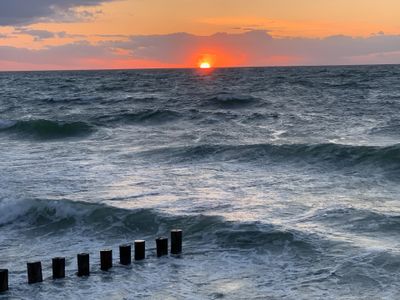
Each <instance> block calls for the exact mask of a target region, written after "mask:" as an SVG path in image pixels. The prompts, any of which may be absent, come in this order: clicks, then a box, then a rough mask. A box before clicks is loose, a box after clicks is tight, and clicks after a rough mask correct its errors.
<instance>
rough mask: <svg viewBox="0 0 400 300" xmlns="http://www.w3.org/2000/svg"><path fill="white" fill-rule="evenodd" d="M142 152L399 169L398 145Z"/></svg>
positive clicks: (205, 147)
mask: <svg viewBox="0 0 400 300" xmlns="http://www.w3.org/2000/svg"><path fill="white" fill-rule="evenodd" d="M141 154H142V155H143V156H150V157H156V158H161V159H166V160H169V161H172V162H187V161H195V160H212V161H216V160H217V161H235V162H259V161H261V160H262V161H266V160H268V159H269V160H270V161H271V162H282V161H283V162H301V163H311V164H317V163H324V162H325V163H331V164H334V165H336V166H338V167H347V166H356V165H359V166H372V167H384V168H387V169H388V170H389V169H390V170H393V171H396V170H397V171H398V170H400V145H399V144H397V145H393V146H388V147H378V146H355V145H343V144H334V143H326V144H269V143H266V144H251V145H211V144H204V145H196V146H186V147H167V148H159V149H156V150H150V151H145V152H142V153H141Z"/></svg>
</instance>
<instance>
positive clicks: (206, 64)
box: [200, 61, 211, 69]
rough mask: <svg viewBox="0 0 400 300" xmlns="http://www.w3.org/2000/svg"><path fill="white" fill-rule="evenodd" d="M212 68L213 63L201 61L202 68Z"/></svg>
mask: <svg viewBox="0 0 400 300" xmlns="http://www.w3.org/2000/svg"><path fill="white" fill-rule="evenodd" d="M210 68H211V64H210V63H209V62H206V61H205V62H202V63H200V69H210Z"/></svg>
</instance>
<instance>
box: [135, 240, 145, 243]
mask: <svg viewBox="0 0 400 300" xmlns="http://www.w3.org/2000/svg"><path fill="white" fill-rule="evenodd" d="M144 242H145V240H135V243H144Z"/></svg>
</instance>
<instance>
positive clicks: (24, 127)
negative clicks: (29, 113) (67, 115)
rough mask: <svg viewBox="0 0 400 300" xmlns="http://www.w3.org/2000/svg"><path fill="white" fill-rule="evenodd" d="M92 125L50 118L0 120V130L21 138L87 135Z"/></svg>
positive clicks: (46, 138)
mask: <svg viewBox="0 0 400 300" xmlns="http://www.w3.org/2000/svg"><path fill="white" fill-rule="evenodd" d="M92 131H93V127H92V126H91V125H89V124H88V123H85V122H59V121H50V120H43V119H39V120H27V121H5V120H3V121H1V122H0V132H3V133H9V134H14V135H16V136H17V137H21V138H34V139H39V140H50V139H62V138H70V137H80V136H87V135H89V134H90V133H91V132H92Z"/></svg>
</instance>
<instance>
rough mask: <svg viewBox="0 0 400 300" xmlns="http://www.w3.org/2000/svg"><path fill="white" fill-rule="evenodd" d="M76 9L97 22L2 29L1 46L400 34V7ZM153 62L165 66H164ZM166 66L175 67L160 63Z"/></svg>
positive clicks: (149, 0) (317, 3)
mask: <svg viewBox="0 0 400 300" xmlns="http://www.w3.org/2000/svg"><path fill="white" fill-rule="evenodd" d="M2 1H6V2H7V1H10V2H12V1H15V0H2ZM66 1H68V0H66ZM97 1H98V2H101V0H97ZM54 2H55V3H56V2H57V1H54ZM74 3H80V2H79V1H78V0H75V2H74ZM1 5H2V4H0V9H1ZM68 9H69V10H68V12H69V13H71V12H74V13H76V14H80V15H85V14H86V15H88V16H89V17H87V18H82V17H80V18H75V19H74V18H72V19H71V18H70V19H68V20H63V19H62V18H59V17H58V16H51V15H50V16H44V15H43V16H40V15H39V16H38V18H36V19H32V20H30V21H29V22H25V23H24V24H19V23H17V22H16V24H12V22H9V23H11V24H8V23H6V24H3V26H0V46H7V47H16V48H24V49H35V50H40V49H45V48H47V47H49V46H62V45H66V44H70V43H76V42H82V41H87V42H89V43H91V44H98V43H102V42H106V41H115V40H118V41H124V40H127V39H129V38H128V37H129V36H136V35H143V36H146V35H154V34H158V35H166V34H170V33H176V32H186V33H190V34H193V35H197V36H210V35H212V34H215V33H217V32H226V33H230V34H241V33H244V32H247V31H249V30H266V31H268V33H269V35H271V36H272V37H273V38H275V39H282V38H285V39H288V38H299V37H303V38H304V37H305V38H312V39H315V38H319V39H321V38H325V37H328V36H332V35H347V36H351V37H364V38H368V37H370V36H371V35H374V34H376V33H378V32H384V33H385V34H386V35H398V34H400V1H399V0H380V1H377V0H334V1H332V0H279V1H277V0H202V1H198V0H121V1H109V2H107V1H105V2H103V3H100V4H99V5H96V6H91V7H82V6H77V5H75V6H71V7H68ZM44 17H45V21H43V18H44ZM0 21H1V14H0ZM21 28H22V30H21ZM37 30H42V31H48V32H52V33H54V36H53V37H46V38H38V37H37V36H35V35H33V34H32V32H31V31H37ZM203 46H204V48H207V46H208V45H203ZM125 50H126V49H125ZM118 51H123V49H119V50H118ZM217 51H222V50H221V49H219V50H217ZM223 51H225V49H223ZM204 54H205V53H192V54H191V55H204ZM206 54H207V53H206ZM210 55H215V54H213V53H211V54H210ZM219 55H221V53H219ZM238 55H241V54H238ZM243 55H245V54H243ZM1 59H2V58H1V57H0V61H1ZM93 59H94V58H93ZM135 59H136V58H130V61H131V62H132V61H134V60H135ZM197 59H198V58H197ZM227 60H229V59H227ZM8 63H9V62H8ZM148 63H149V61H147V62H143V63H142V65H148ZM152 63H154V64H155V65H157V60H156V61H155V62H152ZM152 63H150V64H152ZM3 64H4V63H3ZM227 64H235V63H234V62H229V63H228V62H227ZM238 64H239V65H240V63H238ZM131 65H132V63H130V66H131ZM133 65H134V64H133ZM159 65H160V66H164V65H171V66H172V65H175V64H174V63H171V64H169V63H168V62H167V63H166V62H164V63H161V62H160V63H159ZM0 66H1V65H0Z"/></svg>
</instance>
